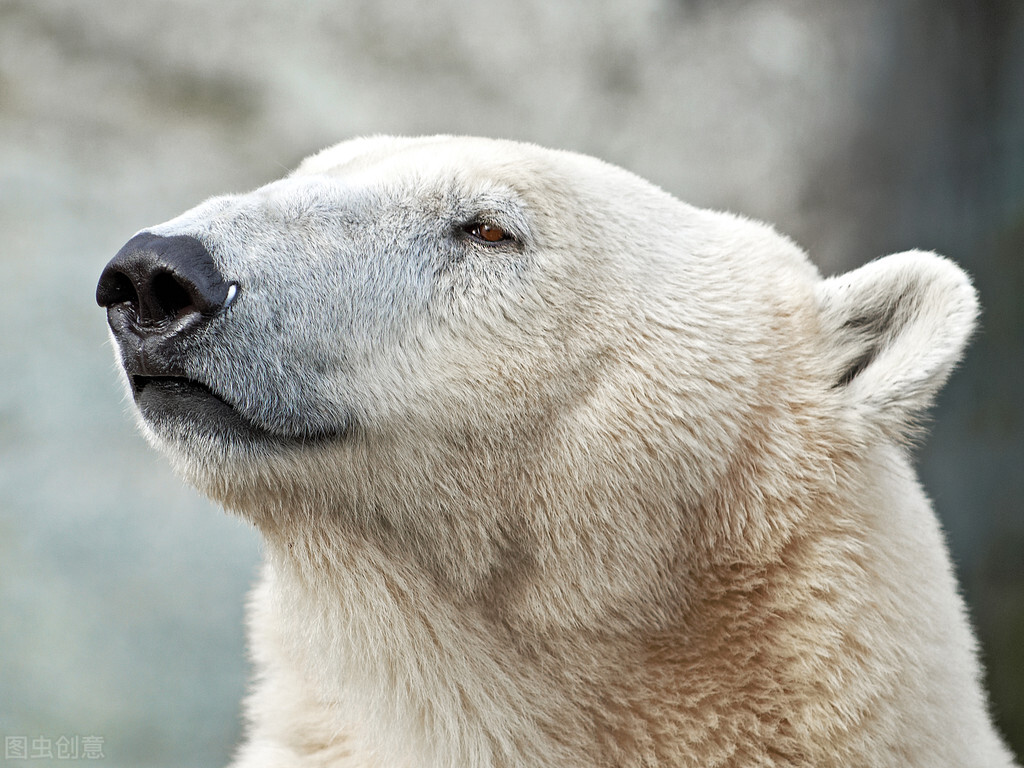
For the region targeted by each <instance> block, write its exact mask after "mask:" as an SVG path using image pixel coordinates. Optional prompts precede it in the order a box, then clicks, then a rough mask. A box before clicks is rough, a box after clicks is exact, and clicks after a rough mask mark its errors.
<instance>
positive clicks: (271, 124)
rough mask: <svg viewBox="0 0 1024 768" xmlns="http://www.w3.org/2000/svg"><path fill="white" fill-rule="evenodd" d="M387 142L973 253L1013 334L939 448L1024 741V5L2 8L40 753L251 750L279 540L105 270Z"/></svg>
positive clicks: (10, 420) (14, 576)
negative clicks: (157, 446)
mask: <svg viewBox="0 0 1024 768" xmlns="http://www.w3.org/2000/svg"><path fill="white" fill-rule="evenodd" d="M378 132H384V133H403V134H419V133H432V132H452V133H472V134H484V135H490V136H500V137H510V138H516V139H526V140H531V141H536V142H539V143H542V144H545V145H551V146H556V147H562V148H568V149H575V150H579V151H583V152H587V153H590V154H595V155H598V156H600V157H603V158H605V159H607V160H610V161H612V162H614V163H617V164H620V165H623V166H625V167H627V168H629V169H631V170H634V171H636V172H638V173H640V174H641V175H643V176H646V177H648V178H650V179H652V180H653V181H655V182H657V183H658V184H660V185H662V186H663V187H665V188H667V189H668V190H669V191H671V192H673V193H675V194H676V195H678V196H679V197H682V198H684V199H686V200H688V201H690V202H693V203H696V204H699V205H703V206H713V207H719V208H728V209H732V210H736V211H739V212H742V213H746V214H749V215H751V216H754V217H758V218H763V219H767V220H770V221H772V222H774V223H775V224H777V226H778V227H779V229H781V230H782V231H783V232H786V233H788V234H790V235H792V236H793V237H795V238H796V239H797V240H798V241H799V242H801V243H802V244H803V245H804V246H805V247H806V248H807V249H808V250H809V252H810V254H811V255H812V257H813V258H814V259H815V260H816V261H817V262H818V264H819V265H820V266H821V268H822V270H823V271H824V272H826V273H833V272H837V271H842V270H846V269H849V268H852V267H854V266H857V265H859V264H861V263H863V262H865V261H867V260H869V259H871V258H873V257H876V256H879V255H882V254H885V253H890V252H894V251H898V250H902V249H906V248H911V247H922V248H929V249H935V250H938V251H940V252H943V253H945V254H947V255H949V256H951V257H953V258H954V259H956V260H957V261H959V262H960V263H961V264H963V265H964V266H965V267H967V268H968V269H969V270H970V271H971V272H972V274H973V275H974V276H975V278H976V282H977V285H978V287H979V289H980V291H981V296H982V301H983V303H984V306H985V315H984V318H983V327H982V330H981V332H980V333H979V335H978V336H977V338H976V340H975V342H974V344H973V346H972V348H971V350H970V352H969V354H968V356H967V359H966V360H965V362H964V364H963V366H962V367H961V368H960V369H959V371H958V372H957V373H956V374H955V375H954V377H953V379H952V381H951V382H950V384H949V386H948V387H947V389H946V390H945V392H944V395H943V398H942V400H941V403H940V406H939V408H938V409H937V412H936V414H935V416H936V419H935V425H934V429H933V432H932V435H931V437H930V438H929V440H928V441H927V442H926V443H925V445H924V446H923V447H922V448H921V449H920V450H919V452H918V457H919V464H920V469H921V475H922V478H923V481H924V483H925V485H926V487H927V488H928V490H929V492H930V493H931V495H932V496H933V498H934V499H935V503H936V507H937V510H938V513H939V515H940V516H941V518H942V520H943V522H944V524H945V526H946V529H947V531H948V533H949V537H950V541H951V547H952V549H953V552H954V556H955V559H956V562H957V566H958V568H959V572H960V576H961V578H962V581H963V584H964V590H965V593H966V595H967V598H968V601H969V603H970V607H971V611H972V615H973V618H974V620H975V622H976V625H977V627H978V629H979V634H980V637H981V642H982V646H983V650H984V654H985V658H986V660H987V663H988V668H989V686H990V688H991V691H992V695H993V700H994V707H995V709H996V712H997V716H998V719H999V723H1000V725H1001V727H1002V728H1003V729H1004V731H1005V732H1006V734H1007V736H1008V737H1009V739H1010V740H1011V742H1012V743H1013V745H1014V747H1015V749H1016V750H1017V752H1018V753H1020V752H1022V751H1024V512H1022V504H1024V502H1022V499H1024V471H1022V469H1024V427H1022V397H1024V386H1022V383H1021V375H1022V371H1024V4H1022V3H1020V2H1018V1H1017V0H1004V1H999V0H949V1H948V2H944V1H942V0H933V1H932V2H924V1H923V0H858V2H855V3H851V2H843V0H813V1H812V0H806V1H804V2H801V1H798V0H778V1H769V0H720V1H719V2H711V0H516V2H508V3H503V2H497V1H496V0H474V1H473V2H468V1H467V2H463V1H462V0H432V2H430V3H418V2H413V0H395V1H394V2H385V1H384V0H366V1H364V0H306V1H303V2H299V1H298V0H295V1H293V2H276V3H273V2H268V1H266V0H260V1H254V0H220V2H217V3H210V2H207V1H206V0H176V1H174V2H159V3H157V2H128V1H127V0H125V1H124V2H109V1H106V0H92V1H91V2H81V0H0V288H2V291H3V301H0V328H2V333H0V366H2V374H3V375H2V378H0V735H3V736H4V737H5V738H6V737H9V736H13V737H17V738H22V737H25V738H28V739H29V740H30V741H29V745H28V748H29V749H30V750H32V749H33V747H34V746H35V747H38V750H37V751H36V755H37V756H36V757H35V758H34V762H33V759H30V760H29V763H30V764H37V765H43V764H47V763H49V762H51V761H50V760H49V759H47V758H45V757H43V756H42V754H43V753H44V752H45V749H44V748H45V744H46V741H45V740H47V739H49V740H51V747H52V749H53V753H54V759H56V757H57V755H56V746H55V744H56V739H58V738H59V737H60V736H66V737H68V738H69V739H71V738H72V737H74V736H79V737H84V736H87V735H94V736H101V737H102V738H103V742H102V744H103V752H104V755H105V757H106V764H107V765H110V766H178V765H185V764H188V765H193V766H216V765H220V764H222V763H224V762H225V761H226V760H227V759H228V757H229V755H230V752H231V748H232V745H233V744H234V743H235V742H236V740H237V739H238V736H239V714H238V713H239V707H238V702H239V699H240V698H241V696H242V694H243V691H244V687H245V679H246V662H245V657H244V640H243V626H242V612H243V601H244V595H245V592H246V589H247V588H248V586H249V584H250V583H251V582H252V579H253V576H254V573H255V568H256V564H257V562H258V558H259V543H258V541H257V539H256V537H255V535H254V534H253V533H252V531H251V530H249V528H248V527H247V526H246V525H244V524H243V523H241V522H239V521H237V520H235V519H232V518H230V517H228V516H227V515H225V514H223V513H222V512H221V511H219V510H218V509H216V508H214V507H213V506H212V505H211V504H209V503H208V502H206V501H204V500H203V499H201V498H199V497H198V496H197V494H195V493H194V492H193V491H191V490H189V489H187V488H185V487H183V485H182V484H181V483H180V482H179V481H178V480H176V479H175V478H174V477H173V476H172V475H171V474H170V471H169V469H168V467H167V465H166V464H165V463H164V461H162V460H161V459H160V458H159V457H158V456H156V455H154V454H153V453H152V452H151V451H150V450H149V449H148V448H147V447H146V446H145V445H144V443H143V441H142V439H141V438H140V437H139V436H138V435H137V434H136V433H135V431H134V428H133V424H132V421H131V419H130V418H129V417H128V416H127V415H126V412H125V407H124V404H123V402H122V400H121V394H120V390H119V388H118V383H117V377H116V375H115V372H114V368H113V363H112V354H111V350H110V348H109V345H108V343H107V341H106V335H105V324H104V316H103V312H102V311H101V310H99V309H98V308H97V307H96V306H95V305H94V303H93V298H92V297H93V291H94V287H95V282H96V278H97V277H98V275H99V272H100V270H101V268H102V267H103V265H104V263H105V262H106V261H107V260H108V259H109V258H110V257H111V256H112V255H113V254H114V253H115V252H116V251H117V249H118V248H119V247H120V245H121V244H122V243H123V242H124V241H125V240H127V239H128V237H130V236H131V235H132V234H133V233H134V232H135V231H137V230H138V229H140V228H142V227H144V226H146V225H150V224H154V223H157V222H160V221H163V220H165V219H167V218H170V217H171V216H173V215H175V214H177V213H179V212H181V211H182V210H184V209H186V208H188V207H191V206H192V205H194V204H196V203H197V202H199V201H200V200H201V199H203V198H204V197H206V196H209V195H213V194H218V193H224V192H233V191H244V190H246V189H249V188H251V187H254V186H256V185H259V184H262V183H264V182H267V181H270V180H272V179H274V178H276V177H279V176H281V175H282V174H284V173H285V172H286V171H287V170H289V169H291V168H292V167H294V166H295V165H296V163H297V162H298V161H299V160H300V159H301V158H302V157H303V156H304V155H306V154H308V153H310V152H312V151H314V150H317V149H319V148H321V147H323V146H325V145H328V144H331V143H333V142H335V141H337V140H340V139H344V138H347V137H351V136H355V135H359V134H369V133H378ZM30 757H31V755H30Z"/></svg>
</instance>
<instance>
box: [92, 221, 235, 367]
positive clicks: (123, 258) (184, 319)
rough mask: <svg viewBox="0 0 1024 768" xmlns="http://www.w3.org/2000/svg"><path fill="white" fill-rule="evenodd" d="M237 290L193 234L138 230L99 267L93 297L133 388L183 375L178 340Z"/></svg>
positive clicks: (198, 326)
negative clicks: (148, 379) (151, 380)
mask: <svg viewBox="0 0 1024 768" xmlns="http://www.w3.org/2000/svg"><path fill="white" fill-rule="evenodd" d="M237 293H238V285H237V284H236V283H233V282H229V281H227V280H225V278H224V276H223V275H222V274H221V273H220V271H219V270H218V269H217V266H216V264H215V263H214V261H213V257H212V256H211V255H210V252H209V251H208V250H207V249H206V247H205V246H204V245H203V244H202V243H201V242H200V241H199V240H197V239H196V238H194V237H191V236H188V235H175V236H170V237H164V236H160V235H153V234H150V233H147V232H143V233H141V234H138V235H136V236H135V237H133V238H132V239H131V240H129V241H128V242H127V243H126V244H125V245H124V247H123V248H121V250H120V251H118V253H117V255H116V256H114V258H113V259H112V260H111V261H110V263H109V264H107V266H106V267H105V268H104V270H103V273H102V274H101V275H100V280H99V284H98V285H97V286H96V302H97V303H98V304H99V305H100V306H101V307H105V308H106V310H107V322H108V323H109V324H110V329H111V331H112V332H113V334H114V338H115V339H116V341H117V343H118V346H119V347H120V350H121V361H122V364H123V365H124V368H125V372H126V373H127V374H128V376H129V378H130V380H131V381H132V383H133V387H134V386H135V385H136V384H137V383H138V381H140V380H141V379H142V378H144V377H172V378H174V377H185V375H186V372H185V371H184V370H183V368H182V364H181V347H182V344H183V343H184V342H186V341H187V339H188V338H189V337H190V336H192V335H194V334H195V333H196V332H197V331H198V330H199V329H201V328H202V327H203V326H204V325H205V324H206V323H207V322H209V321H210V320H211V319H212V318H213V317H215V316H217V315H218V314H219V313H221V312H223V311H224V310H225V309H226V308H227V307H228V306H229V305H230V304H231V303H232V302H233V301H234V299H235V296H236V295H237Z"/></svg>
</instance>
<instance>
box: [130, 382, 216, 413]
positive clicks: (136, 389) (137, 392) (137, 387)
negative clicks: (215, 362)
mask: <svg viewBox="0 0 1024 768" xmlns="http://www.w3.org/2000/svg"><path fill="white" fill-rule="evenodd" d="M128 378H129V381H130V382H131V385H132V395H133V396H134V398H135V402H138V401H139V398H140V397H141V396H142V393H143V392H144V391H145V389H146V388H147V387H149V386H150V385H152V384H157V385H160V386H167V387H177V388H180V389H182V390H191V391H192V392H193V393H195V394H197V395H207V396H209V397H212V398H213V399H215V400H219V401H220V402H222V403H223V404H224V405H226V406H227V407H228V408H231V409H232V410H234V408H232V406H231V404H230V403H228V402H227V401H226V400H225V399H224V398H223V397H221V396H220V395H218V394H217V393H216V392H214V391H213V390H212V389H210V388H209V387H208V386H206V385H205V384H202V383H200V382H198V381H193V380H192V379H187V378H185V377H184V376H143V375H140V374H132V375H130V376H129V377H128Z"/></svg>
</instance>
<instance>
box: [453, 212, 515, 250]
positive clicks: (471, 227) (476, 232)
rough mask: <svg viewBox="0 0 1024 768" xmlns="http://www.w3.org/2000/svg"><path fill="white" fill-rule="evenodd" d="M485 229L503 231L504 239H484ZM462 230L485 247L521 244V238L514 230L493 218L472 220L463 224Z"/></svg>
mask: <svg viewBox="0 0 1024 768" xmlns="http://www.w3.org/2000/svg"><path fill="white" fill-rule="evenodd" d="M484 227H493V228H494V229H497V230H499V231H501V233H502V234H503V235H504V237H501V238H499V239H497V240H490V239H488V238H486V237H484V236H483V235H482V234H481V232H480V230H481V229H482V228H484ZM461 230H462V231H463V232H464V233H465V234H467V235H469V236H470V237H472V238H473V239H474V240H476V241H477V242H480V243H483V244H484V245H489V246H496V245H502V244H519V243H520V242H521V240H520V238H519V236H518V235H516V233H515V231H514V230H512V229H511V228H510V227H507V226H505V225H504V224H499V223H498V222H496V221H495V220H494V219H491V218H484V217H480V218H475V219H472V220H471V221H469V222H467V223H465V224H463V225H462V227H461Z"/></svg>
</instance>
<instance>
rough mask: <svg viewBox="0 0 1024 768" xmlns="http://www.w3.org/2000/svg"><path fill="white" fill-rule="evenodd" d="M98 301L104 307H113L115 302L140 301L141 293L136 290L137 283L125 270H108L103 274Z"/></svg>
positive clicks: (131, 302)
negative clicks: (133, 281)
mask: <svg viewBox="0 0 1024 768" xmlns="http://www.w3.org/2000/svg"><path fill="white" fill-rule="evenodd" d="M96 299H97V301H98V302H99V303H100V304H101V305H102V306H104V307H111V306H113V305H114V304H123V303H125V302H127V303H130V304H136V305H137V304H138V303H139V294H138V293H136V291H135V284H134V283H132V281H131V278H129V277H128V275H126V274H124V273H123V272H114V271H108V272H107V273H106V274H104V275H103V279H102V280H101V281H100V284H99V287H98V289H97V291H96Z"/></svg>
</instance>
